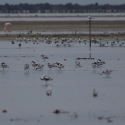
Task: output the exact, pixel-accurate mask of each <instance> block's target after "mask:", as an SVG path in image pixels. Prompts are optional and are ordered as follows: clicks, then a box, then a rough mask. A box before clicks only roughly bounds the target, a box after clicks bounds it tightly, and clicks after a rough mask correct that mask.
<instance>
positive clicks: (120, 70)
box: [0, 41, 125, 125]
mask: <svg viewBox="0 0 125 125" xmlns="http://www.w3.org/2000/svg"><path fill="white" fill-rule="evenodd" d="M18 44H19V42H15V44H14V45H12V44H11V42H8V41H1V42H0V62H5V63H6V64H8V65H9V68H7V69H5V70H4V71H3V70H2V68H0V102H1V104H0V109H1V110H0V111H1V112H0V123H1V124H2V125H7V124H8V125H11V124H12V125H13V124H21V125H24V124H28V125H34V124H46V125H49V124H52V125H55V124H59V125H64V124H68V125H76V124H78V125H83V124H89V125H91V124H92V125H97V124H109V123H108V122H107V118H109V117H110V119H111V120H112V123H111V124H113V125H117V124H119V125H124V124H125V108H124V103H125V98H124V95H125V89H124V88H125V84H124V83H125V82H124V81H125V75H124V74H125V56H124V53H125V51H124V50H125V47H124V46H123V47H119V46H116V47H111V46H110V43H109V44H108V45H107V47H99V45H97V44H95V45H94V44H92V48H91V50H90V49H89V47H88V46H89V44H88V43H87V44H84V43H81V44H79V43H76V42H73V43H72V44H71V45H72V46H71V47H64V46H61V47H56V46H55V44H54V43H52V44H49V45H48V44H46V43H45V42H40V43H39V44H33V43H32V42H30V43H27V44H26V43H24V42H22V46H21V48H19V47H18ZM42 54H45V55H46V56H48V57H49V59H48V60H46V61H45V62H44V60H43V59H42V58H41V55H42ZM78 57H79V58H89V57H92V58H94V60H93V59H81V60H79V61H80V63H81V65H82V67H80V68H77V67H75V63H74V59H76V58H78ZM98 58H100V59H101V60H104V61H105V62H106V64H105V65H103V66H102V67H100V68H97V69H95V70H94V69H93V68H92V66H91V64H92V62H94V61H96V60H97V59H98ZM64 59H66V60H64ZM31 61H35V62H37V63H41V64H44V65H45V66H44V68H43V70H42V71H36V70H35V69H34V68H33V67H32V66H31ZM49 62H60V63H62V64H64V65H65V67H64V69H61V70H58V69H56V68H54V69H51V70H50V69H49V68H48V67H47V63H49ZM26 63H28V64H30V71H29V73H26V72H24V68H23V67H24V64H26ZM106 69H112V70H114V71H113V73H112V74H111V76H110V77H109V78H106V77H105V76H101V75H99V74H98V73H101V72H102V71H103V70H106ZM43 74H45V75H48V76H50V77H52V78H53V81H49V82H48V83H49V84H51V85H52V96H50V97H48V96H46V89H47V87H46V86H45V82H44V81H41V80H40V77H41V76H42V75H43ZM93 87H95V88H96V90H97V92H98V97H95V98H94V97H93V96H92V90H93ZM3 109H6V110H7V111H8V112H7V113H2V110H3ZM55 109H61V110H63V111H66V112H67V113H62V114H54V113H53V111H54V110H55ZM74 113H76V114H77V115H78V117H75V116H74ZM99 117H102V119H101V120H99Z"/></svg>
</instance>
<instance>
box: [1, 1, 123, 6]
mask: <svg viewBox="0 0 125 125" xmlns="http://www.w3.org/2000/svg"><path fill="white" fill-rule="evenodd" d="M96 2H98V3H99V4H112V5H115V4H125V0H0V4H5V3H9V4H19V3H29V4H36V3H50V4H66V3H73V4H75V3H78V4H81V5H86V4H90V3H96Z"/></svg>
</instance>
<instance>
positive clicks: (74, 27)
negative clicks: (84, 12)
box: [0, 20, 125, 38]
mask: <svg viewBox="0 0 125 125" xmlns="http://www.w3.org/2000/svg"><path fill="white" fill-rule="evenodd" d="M4 23H6V22H2V21H1V22H0V27H1V29H0V30H1V31H3V28H4ZM10 23H11V24H12V31H11V32H15V33H11V32H10V33H9V36H8V38H12V37H15V35H16V34H19V33H20V32H21V33H23V32H24V31H25V32H28V31H29V30H33V33H34V35H35V34H36V33H40V34H41V35H42V36H53V35H57V36H62V35H64V33H65V36H66V35H68V36H69V35H70V36H76V37H77V36H81V35H83V36H84V37H88V36H89V22H88V21H10ZM45 32H46V33H45ZM49 32H51V34H50V33H49ZM59 32H60V34H59ZM61 32H62V33H61ZM91 32H92V37H114V36H116V35H117V37H119V36H121V37H124V36H125V21H124V20H121V21H115V20H114V21H94V20H92V21H91ZM5 34H6V33H5ZM5 34H3V33H2V34H0V37H1V38H4V36H5ZM26 36H27V35H26V34H25V37H26Z"/></svg>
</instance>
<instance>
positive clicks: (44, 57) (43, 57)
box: [41, 55, 49, 61]
mask: <svg viewBox="0 0 125 125" xmlns="http://www.w3.org/2000/svg"><path fill="white" fill-rule="evenodd" d="M41 57H42V59H44V61H45V60H46V59H49V58H48V57H47V56H45V55H41Z"/></svg>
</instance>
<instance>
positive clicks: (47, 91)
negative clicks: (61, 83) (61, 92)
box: [46, 85, 52, 96]
mask: <svg viewBox="0 0 125 125" xmlns="http://www.w3.org/2000/svg"><path fill="white" fill-rule="evenodd" d="M46 95H47V96H51V95H52V88H51V85H49V86H48V88H47V90H46Z"/></svg>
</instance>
